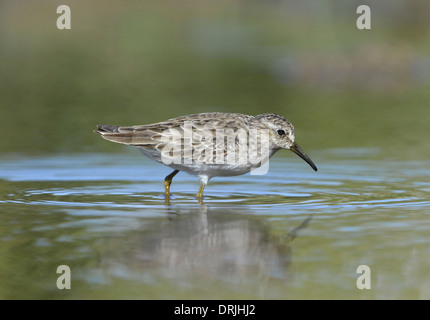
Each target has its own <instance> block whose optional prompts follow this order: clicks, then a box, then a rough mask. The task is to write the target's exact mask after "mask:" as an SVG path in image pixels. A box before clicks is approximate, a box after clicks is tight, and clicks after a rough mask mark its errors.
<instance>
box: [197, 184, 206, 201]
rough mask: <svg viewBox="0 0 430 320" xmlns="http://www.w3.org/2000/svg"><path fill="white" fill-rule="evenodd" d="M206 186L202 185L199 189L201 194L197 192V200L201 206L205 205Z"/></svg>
mask: <svg viewBox="0 0 430 320" xmlns="http://www.w3.org/2000/svg"><path fill="white" fill-rule="evenodd" d="M205 186H206V185H205V184H204V183H202V184H201V185H200V189H199V192H197V196H196V198H197V201H198V202H199V203H200V204H203V190H204V189H205Z"/></svg>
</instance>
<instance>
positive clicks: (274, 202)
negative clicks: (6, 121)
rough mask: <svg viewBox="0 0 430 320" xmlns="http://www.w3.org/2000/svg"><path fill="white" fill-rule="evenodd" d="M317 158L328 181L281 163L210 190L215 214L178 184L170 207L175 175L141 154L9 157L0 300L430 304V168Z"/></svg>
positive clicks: (2, 175) (337, 154)
mask: <svg viewBox="0 0 430 320" xmlns="http://www.w3.org/2000/svg"><path fill="white" fill-rule="evenodd" d="M310 154H311V155H312V159H313V160H314V162H315V163H316V164H317V166H318V169H319V171H318V172H317V173H315V172H313V170H312V169H311V168H309V167H308V166H307V164H306V163H304V162H303V161H301V160H300V159H298V158H297V159H296V158H295V157H294V155H282V154H280V155H279V156H278V155H276V156H274V157H273V158H272V160H271V162H270V170H269V173H268V174H267V175H264V176H251V175H245V176H239V177H230V178H215V179H213V180H212V181H210V183H209V185H208V186H207V188H206V190H205V200H204V204H203V205H199V204H198V203H197V201H196V200H195V198H194V195H195V193H196V192H197V189H198V186H199V183H198V179H197V178H196V177H192V176H189V175H187V174H184V173H180V174H179V175H177V176H176V177H175V179H174V181H173V184H172V194H173V195H172V200H171V203H170V205H168V206H167V205H165V204H164V196H163V183H162V181H163V178H164V177H165V176H166V175H167V174H168V173H170V171H171V170H170V169H169V168H166V167H164V166H162V165H159V164H157V163H154V162H151V161H150V160H147V159H146V158H144V157H142V156H141V155H140V154H139V153H138V152H130V153H127V154H125V155H117V154H85V153H84V154H77V155H76V154H74V155H55V156H49V157H48V156H46V157H22V156H19V155H9V156H6V157H3V158H2V160H1V161H0V190H1V198H0V206H1V214H0V243H1V245H0V257H1V258H0V279H1V281H0V298H2V299H5V298H30V299H33V298H42V299H43V298H53V299H70V298H82V299H86V298H117V299H123V298H138V299H160V298H161V299H179V298H180V299H188V298H190V299H193V298H194V299H218V298H219V299H230V298H232V299H242V298H249V299H259V298H271V299H298V298H308V299H313V298H324V299H335V298H336V299H367V298H369V299H391V298H400V299H417V298H421V299H429V298H430V277H429V273H428V270H430V269H429V267H430V223H429V222H428V221H429V216H430V212H429V208H430V206H429V205H430V200H429V191H430V182H429V181H430V179H429V175H430V170H429V169H430V162H428V161H427V162H425V161H400V160H387V159H381V158H380V153H379V151H378V149H330V150H321V151H314V152H310ZM59 265H68V266H69V267H70V268H71V289H70V290H59V289H57V286H56V281H57V277H58V276H59V274H57V273H56V269H57V267H58V266H59ZM360 265H368V266H369V267H370V270H371V278H370V279H371V289H369V290H359V289H358V288H357V286H356V281H357V278H358V276H359V275H360V274H357V273H356V270H357V267H358V266H360Z"/></svg>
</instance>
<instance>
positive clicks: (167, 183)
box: [164, 170, 179, 199]
mask: <svg viewBox="0 0 430 320" xmlns="http://www.w3.org/2000/svg"><path fill="white" fill-rule="evenodd" d="M178 172H179V170H175V171H173V172H172V173H171V174H169V175H168V176H167V177H166V178H165V179H164V194H165V196H166V199H169V198H170V185H171V184H172V179H173V177H174V176H176V175H177V174H178Z"/></svg>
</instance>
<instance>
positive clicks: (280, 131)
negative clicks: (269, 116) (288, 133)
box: [276, 129, 285, 136]
mask: <svg viewBox="0 0 430 320" xmlns="http://www.w3.org/2000/svg"><path fill="white" fill-rule="evenodd" d="M276 132H277V133H278V134H279V135H280V136H283V135H284V134H285V131H284V130H281V129H279V130H278V131H276Z"/></svg>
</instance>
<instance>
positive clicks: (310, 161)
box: [290, 143, 318, 171]
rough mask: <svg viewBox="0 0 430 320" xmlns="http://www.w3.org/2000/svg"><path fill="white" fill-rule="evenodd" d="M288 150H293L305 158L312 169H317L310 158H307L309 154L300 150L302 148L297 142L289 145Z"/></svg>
mask: <svg viewBox="0 0 430 320" xmlns="http://www.w3.org/2000/svg"><path fill="white" fill-rule="evenodd" d="M290 151H292V152H294V153H295V154H297V155H298V156H299V157H300V158H302V159H303V160H305V161H306V162H307V163H308V165H310V166H311V167H312V169H314V170H315V171H318V169H317V167H316V165H315V164H314V163H313V162H312V160H311V158H309V156H308V155H307V154H306V153H305V152H304V151H303V150H302V148H300V147H299V145H298V144H297V143H294V144H293V145H292V146H291V148H290Z"/></svg>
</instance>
